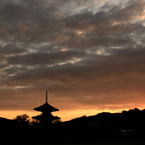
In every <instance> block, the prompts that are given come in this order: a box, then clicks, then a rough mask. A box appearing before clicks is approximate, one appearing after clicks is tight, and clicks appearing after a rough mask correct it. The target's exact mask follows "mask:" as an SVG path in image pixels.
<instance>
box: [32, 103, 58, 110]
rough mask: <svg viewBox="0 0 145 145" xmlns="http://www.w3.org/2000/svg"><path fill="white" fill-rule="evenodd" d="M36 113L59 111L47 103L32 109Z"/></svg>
mask: <svg viewBox="0 0 145 145" xmlns="http://www.w3.org/2000/svg"><path fill="white" fill-rule="evenodd" d="M34 110H36V111H41V112H53V111H59V110H58V109H56V108H54V107H52V106H51V105H49V104H48V103H47V102H46V103H45V104H43V105H41V106H39V107H36V108H34Z"/></svg>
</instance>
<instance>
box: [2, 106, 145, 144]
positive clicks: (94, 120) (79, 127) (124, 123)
mask: <svg viewBox="0 0 145 145" xmlns="http://www.w3.org/2000/svg"><path fill="white" fill-rule="evenodd" d="M0 144H15V145H16V144H19V145H22V144H24V145H25V144H27V145H28V144H31V145H33V144H34V145H37V144H38V145H43V144H46V145H47V144H49V145H51V144H55V145H74V144H78V145H82V144H85V145H144V144H145V110H142V111H141V110H139V109H137V108H135V109H132V110H129V111H128V112H127V111H123V112H122V113H115V114H112V113H100V114H97V115H94V116H89V117H86V116H83V117H80V118H75V119H72V120H71V121H67V122H57V123H56V124H52V125H47V124H41V123H36V124H31V125H30V124H29V123H28V122H27V121H25V120H21V121H20V120H8V119H5V118H0Z"/></svg>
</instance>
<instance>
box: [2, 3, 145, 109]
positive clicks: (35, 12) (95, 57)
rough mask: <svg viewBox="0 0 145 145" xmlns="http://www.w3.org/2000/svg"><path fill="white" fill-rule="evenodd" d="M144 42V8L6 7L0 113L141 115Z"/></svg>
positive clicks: (111, 5) (131, 5) (89, 5)
mask: <svg viewBox="0 0 145 145" xmlns="http://www.w3.org/2000/svg"><path fill="white" fill-rule="evenodd" d="M144 38H145V1H144V0H134V1H132V0H125V1H123V2H121V1H119V0H118V1H113V0H110V1H107V0H104V1H101V2H100V1H99V0H87V1H86V0H81V1H77V0H74V1H71V0H67V1H66V0H41V1H39V0H31V1H29V0H25V1H24V0H11V1H10V0H1V1H0V61H1V64H0V100H1V101H0V110H32V109H33V108H34V107H36V106H37V105H41V104H43V103H44V101H45V90H46V89H47V90H48V92H49V101H50V102H51V103H50V104H54V106H57V108H59V109H60V110H74V109H85V108H88V109H91V108H96V109H100V110H101V109H110V110H115V109H119V108H120V109H124V108H131V107H134V106H137V107H138V106H140V107H143V106H144V103H143V102H144V101H145V89H144V87H145V67H144V66H145V57H144V54H145V43H144Z"/></svg>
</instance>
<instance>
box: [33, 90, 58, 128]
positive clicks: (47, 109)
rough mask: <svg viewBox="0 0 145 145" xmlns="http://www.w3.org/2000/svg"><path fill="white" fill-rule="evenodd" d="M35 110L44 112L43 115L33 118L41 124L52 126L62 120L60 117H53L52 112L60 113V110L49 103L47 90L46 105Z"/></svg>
mask: <svg viewBox="0 0 145 145" xmlns="http://www.w3.org/2000/svg"><path fill="white" fill-rule="evenodd" d="M34 110H35V111H40V112H42V114H41V115H37V116H33V117H32V118H34V119H37V120H38V121H40V123H41V124H45V125H51V124H52V123H54V122H56V121H58V120H60V117H57V116H53V115H52V114H51V112H54V111H59V110H58V109H56V108H54V107H53V106H51V105H49V104H48V103H47V90H46V102H45V104H43V105H41V106H39V107H36V108H34Z"/></svg>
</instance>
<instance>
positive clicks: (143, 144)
mask: <svg viewBox="0 0 145 145" xmlns="http://www.w3.org/2000/svg"><path fill="white" fill-rule="evenodd" d="M27 145H28V144H27ZM31 145H145V142H106V143H84V144H77V143H76V144H31Z"/></svg>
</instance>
